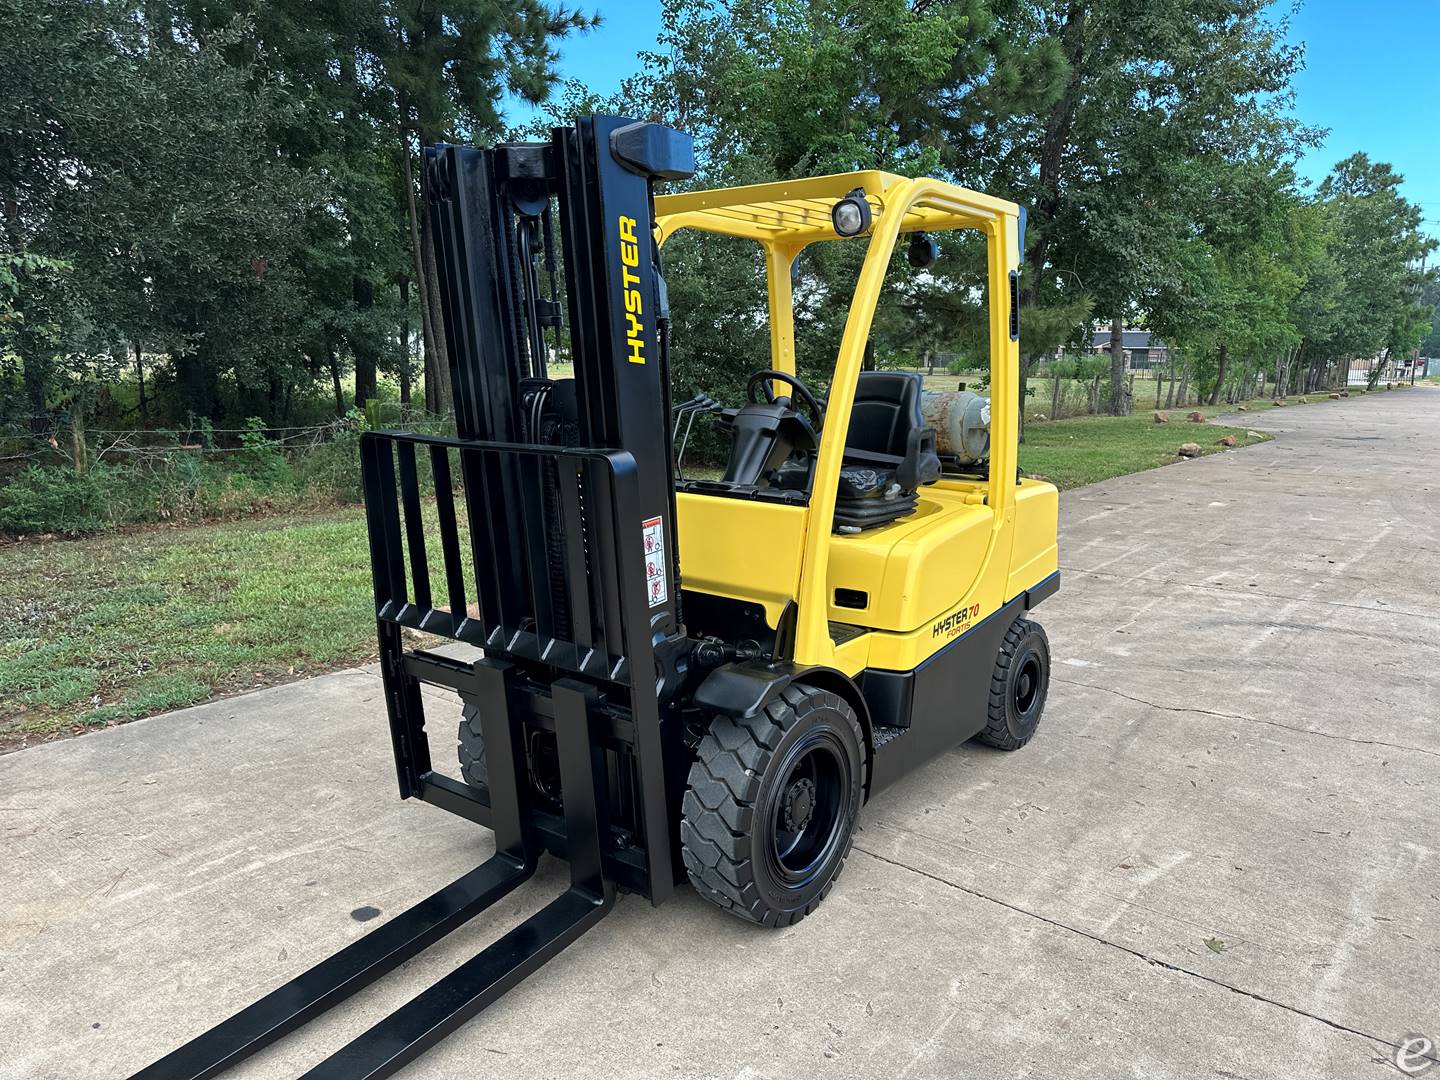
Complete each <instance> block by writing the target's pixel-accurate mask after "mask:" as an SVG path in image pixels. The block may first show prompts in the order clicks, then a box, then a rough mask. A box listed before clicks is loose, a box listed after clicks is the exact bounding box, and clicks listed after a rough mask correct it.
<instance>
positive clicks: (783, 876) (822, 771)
mask: <svg viewBox="0 0 1440 1080" xmlns="http://www.w3.org/2000/svg"><path fill="white" fill-rule="evenodd" d="M864 786H865V755H864V753H863V752H862V750H861V731H860V724H859V721H858V720H856V718H855V711H854V710H853V709H851V708H850V706H849V705H848V704H847V703H846V702H845V701H844V700H843V699H842V698H840V697H838V696H836V695H835V694H831V693H827V692H826V691H824V690H818V689H816V688H814V687H810V686H801V685H796V684H792V685H790V686H787V687H786V688H785V689H784V690H783V691H781V693H780V696H779V697H778V698H777V699H776V700H775V701H774V702H773V703H771V704H770V705H769V706H767V707H766V708H765V709H764V710H763V711H761V712H760V713H758V714H757V715H755V716H753V717H749V718H748V719H745V720H735V719H732V718H730V717H728V716H719V717H716V718H715V719H714V720H713V721H712V722H711V724H710V730H709V731H708V732H707V733H706V734H705V737H704V738H703V739H701V741H700V746H699V748H698V751H697V758H696V761H695V764H694V765H692V766H691V767H690V779H689V784H688V786H687V788H686V791H685V799H684V803H683V807H682V817H681V821H680V840H681V846H682V848H681V849H682V854H683V856H684V859H685V869H686V871H687V872H688V873H689V875H690V882H691V884H693V885H694V886H695V891H696V892H698V893H699V894H700V895H701V896H703V897H705V899H707V900H709V901H710V902H711V903H713V904H715V905H717V906H718V907H721V908H724V909H725V910H726V911H728V912H730V913H731V914H732V915H735V916H737V917H739V918H742V919H745V920H747V921H749V922H755V923H760V924H761V925H762V926H789V925H791V924H792V923H796V922H799V921H800V920H801V919H803V918H804V917H805V916H806V915H808V914H810V912H812V911H814V910H815V908H816V907H817V906H819V904H820V901H821V900H823V899H824V898H825V896H826V895H827V894H828V893H829V892H830V889H831V887H832V886H833V885H834V884H835V879H836V878H837V877H839V876H840V871H841V870H842V869H843V868H844V866H845V858H846V856H847V855H849V853H850V842H851V838H852V834H853V832H854V828H855V819H856V817H857V815H858V814H859V813H860V799H861V793H862V791H863V790H864Z"/></svg>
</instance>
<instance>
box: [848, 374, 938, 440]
mask: <svg viewBox="0 0 1440 1080" xmlns="http://www.w3.org/2000/svg"><path fill="white" fill-rule="evenodd" d="M923 387H924V384H923V382H922V381H921V377H920V375H919V373H917V372H910V371H862V372H861V373H860V378H859V380H858V381H857V382H856V384H855V405H854V406H853V407H852V408H851V410H850V430H849V432H848V433H847V434H846V436H845V448H846V449H847V450H863V451H866V452H868V453H872V454H893V455H895V456H896V457H904V456H905V454H906V450H907V448H908V444H909V441H910V432H912V431H914V430H915V429H916V428H923V427H924V426H925V417H924V414H923V413H921V411H920V393H921V390H922V389H923Z"/></svg>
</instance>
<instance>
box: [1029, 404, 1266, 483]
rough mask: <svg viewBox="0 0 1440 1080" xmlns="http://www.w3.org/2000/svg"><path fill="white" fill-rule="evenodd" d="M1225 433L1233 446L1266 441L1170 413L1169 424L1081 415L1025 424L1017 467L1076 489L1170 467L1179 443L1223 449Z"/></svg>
mask: <svg viewBox="0 0 1440 1080" xmlns="http://www.w3.org/2000/svg"><path fill="white" fill-rule="evenodd" d="M1201 411H1204V410H1201ZM1213 411H1215V412H1219V411H1221V410H1218V409H1217V410H1213ZM1226 435H1233V436H1234V437H1235V442H1236V445H1237V446H1252V445H1254V444H1255V443H1257V442H1265V441H1266V440H1268V439H1269V438H1270V436H1268V435H1264V434H1259V433H1257V437H1255V438H1251V437H1250V436H1249V435H1248V434H1247V433H1246V429H1245V428H1237V427H1220V426H1218V425H1215V424H1193V423H1190V422H1189V421H1187V420H1185V419H1184V416H1183V414H1173V415H1172V416H1171V418H1170V422H1169V423H1168V424H1157V423H1155V421H1154V419H1153V417H1152V416H1151V415H1150V413H1149V412H1147V413H1145V414H1143V415H1140V416H1123V417H1115V416H1082V417H1078V418H1076V419H1074V420H1051V421H1047V422H1045V423H1030V424H1027V425H1026V426H1025V442H1024V443H1023V444H1022V445H1021V447H1020V468H1021V469H1023V470H1024V471H1025V472H1026V473H1028V474H1030V475H1032V476H1043V477H1044V478H1045V479H1046V480H1049V481H1051V482H1052V483H1054V484H1056V485H1058V486H1059V487H1061V488H1071V487H1079V486H1080V485H1082V484H1094V483H1097V482H1098V481H1100V480H1108V479H1110V478H1111V477H1112V476H1124V475H1125V474H1126V473H1133V472H1140V471H1141V470H1143V469H1153V468H1156V467H1158V466H1160V465H1168V464H1171V463H1172V462H1174V461H1175V460H1176V459H1177V457H1178V454H1177V451H1178V450H1179V449H1180V445H1181V444H1182V443H1187V442H1193V443H1195V444H1197V445H1198V446H1199V447H1200V453H1201V454H1202V455H1204V454H1213V453H1217V452H1218V451H1221V450H1224V449H1226V448H1225V447H1224V446H1221V445H1219V440H1220V439H1222V438H1224V437H1225V436H1226Z"/></svg>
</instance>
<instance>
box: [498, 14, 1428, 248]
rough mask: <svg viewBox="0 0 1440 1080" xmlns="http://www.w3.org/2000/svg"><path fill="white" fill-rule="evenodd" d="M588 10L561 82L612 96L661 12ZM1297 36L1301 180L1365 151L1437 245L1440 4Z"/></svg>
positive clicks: (1327, 19)
mask: <svg viewBox="0 0 1440 1080" xmlns="http://www.w3.org/2000/svg"><path fill="white" fill-rule="evenodd" d="M1286 2H1288V0H1282V4H1281V5H1278V6H1277V10H1283V8H1284V3H1286ZM581 6H582V7H584V8H585V9H586V10H589V11H593V10H596V9H598V10H599V12H600V14H601V16H602V17H603V19H604V23H603V25H602V26H601V28H600V29H599V30H597V31H595V32H594V33H591V34H586V35H584V36H582V37H578V38H574V39H572V40H570V41H567V42H565V43H563V44H562V46H561V50H560V51H561V60H560V73H561V75H562V77H564V78H574V79H579V80H581V81H582V82H584V83H586V84H588V85H589V86H591V87H593V88H594V89H596V90H597V91H600V92H601V93H607V92H613V91H614V90H616V89H618V88H619V85H620V80H621V79H623V78H624V77H625V76H627V75H630V74H631V73H633V72H634V71H635V70H636V69H637V68H638V66H639V60H638V59H637V56H636V54H637V53H638V52H640V51H642V50H646V49H653V48H655V43H656V38H657V37H658V36H659V33H660V5H659V3H646V2H637V0H627V2H623V3H621V2H607V0H592V2H591V3H584V2H583V0H582V3H581ZM1291 37H1292V39H1293V40H1295V41H1303V42H1304V43H1305V45H1306V69H1305V70H1304V71H1303V72H1301V73H1300V75H1299V77H1298V78H1297V79H1296V80H1295V90H1296V113H1297V115H1298V116H1299V117H1300V119H1301V120H1303V121H1304V122H1305V123H1307V124H1311V125H1314V126H1317V127H1324V128H1329V129H1330V134H1329V135H1328V136H1327V137H1326V140H1325V143H1324V145H1323V146H1321V147H1320V148H1319V149H1317V150H1315V151H1313V152H1311V153H1310V154H1308V155H1307V156H1306V157H1305V159H1304V160H1303V161H1302V163H1301V170H1302V172H1303V174H1304V175H1306V176H1309V177H1312V178H1314V179H1316V180H1318V179H1319V178H1320V177H1322V176H1324V175H1325V173H1326V172H1327V171H1328V170H1329V168H1330V166H1332V165H1333V164H1334V163H1335V162H1337V161H1339V160H1340V159H1341V158H1344V157H1346V156H1348V155H1349V154H1352V153H1354V152H1355V151H1356V150H1364V151H1365V152H1366V153H1368V154H1369V155H1370V156H1371V157H1372V158H1375V159H1378V160H1381V161H1388V162H1390V163H1391V164H1392V165H1394V166H1395V168H1396V169H1397V170H1398V171H1399V172H1401V173H1402V174H1404V176H1405V184H1404V187H1403V188H1402V192H1403V193H1404V195H1405V197H1406V198H1408V199H1410V200H1412V201H1414V202H1418V203H1420V204H1421V210H1422V211H1423V212H1424V214H1425V217H1426V224H1427V231H1429V232H1430V233H1431V234H1432V235H1434V236H1440V67H1437V65H1436V62H1435V58H1436V56H1437V55H1440V2H1437V0H1371V2H1370V3H1358V2H1356V0H1308V2H1306V3H1305V5H1304V6H1303V7H1302V8H1301V10H1300V12H1299V13H1298V14H1297V15H1296V16H1295V18H1294V20H1293V24H1292V30H1291ZM517 118H518V115H517Z"/></svg>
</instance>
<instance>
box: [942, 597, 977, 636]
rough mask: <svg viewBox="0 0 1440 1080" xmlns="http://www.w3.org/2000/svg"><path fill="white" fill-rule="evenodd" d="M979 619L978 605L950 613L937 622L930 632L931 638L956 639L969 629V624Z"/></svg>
mask: <svg viewBox="0 0 1440 1080" xmlns="http://www.w3.org/2000/svg"><path fill="white" fill-rule="evenodd" d="M979 617H980V605H979V604H971V605H969V606H968V607H962V608H961V609H960V610H959V611H952V612H951V613H950V614H949V615H946V616H945V618H943V619H941V620H940V621H939V622H937V623H936V624H935V625H934V626H933V627H932V628H931V630H930V636H931V637H956V636H957V635H959V634H963V633H964V632H965V631H966V630H968V629H970V624H971V622H972V621H974V620H975V619H978V618H979Z"/></svg>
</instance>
